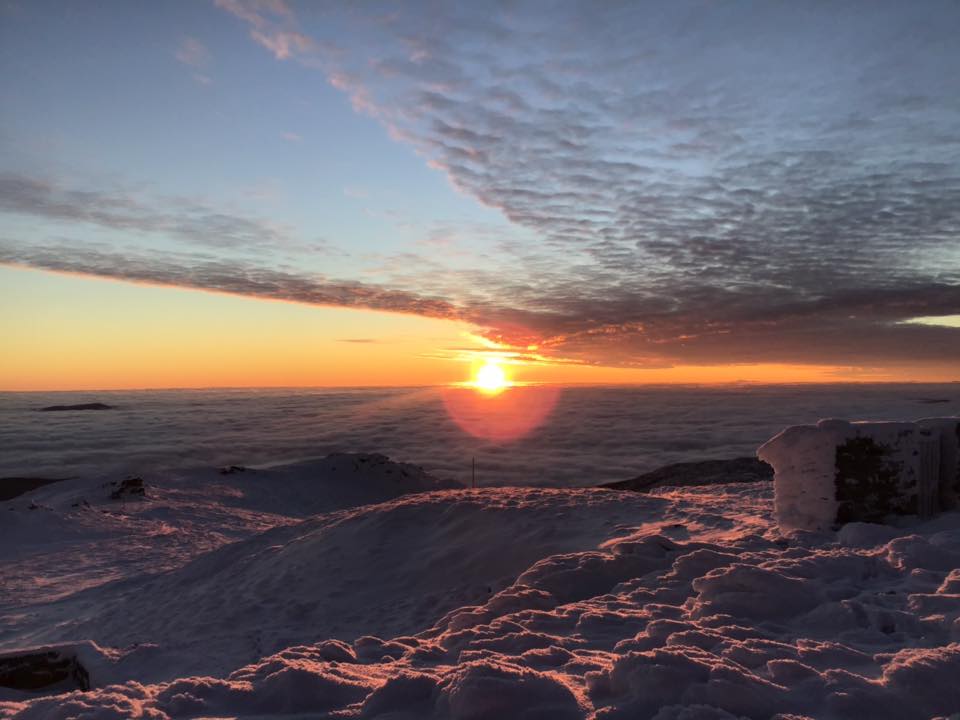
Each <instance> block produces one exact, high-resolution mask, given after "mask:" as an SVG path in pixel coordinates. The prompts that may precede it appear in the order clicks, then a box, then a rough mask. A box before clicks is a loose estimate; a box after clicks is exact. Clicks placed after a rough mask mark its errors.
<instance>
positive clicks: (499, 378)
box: [473, 360, 510, 395]
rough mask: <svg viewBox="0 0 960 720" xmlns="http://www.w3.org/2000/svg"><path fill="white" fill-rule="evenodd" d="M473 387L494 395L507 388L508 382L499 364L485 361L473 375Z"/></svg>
mask: <svg viewBox="0 0 960 720" xmlns="http://www.w3.org/2000/svg"><path fill="white" fill-rule="evenodd" d="M473 386H474V387H475V388H477V390H480V391H481V392H484V393H487V394H490V395H495V394H496V393H499V392H503V390H505V389H506V388H507V387H509V386H510V380H508V379H507V373H506V372H504V369H503V368H502V367H501V366H500V365H499V363H496V362H494V361H492V360H487V361H486V362H485V363H484V364H483V365H482V366H481V367H480V368H479V369H478V370H477V372H476V374H475V375H474V377H473Z"/></svg>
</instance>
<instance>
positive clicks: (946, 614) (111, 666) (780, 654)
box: [0, 483, 960, 720]
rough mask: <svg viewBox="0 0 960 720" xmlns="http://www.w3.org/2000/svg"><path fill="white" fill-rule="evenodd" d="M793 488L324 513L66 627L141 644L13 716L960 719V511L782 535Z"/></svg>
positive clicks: (16, 708) (411, 504)
mask: <svg viewBox="0 0 960 720" xmlns="http://www.w3.org/2000/svg"><path fill="white" fill-rule="evenodd" d="M771 495H772V489H771V487H770V484H769V483H748V484H737V485H725V486H715V487H699V488H683V489H676V490H658V491H655V492H654V494H651V495H641V494H637V493H618V492H614V491H604V490H539V489H520V488H497V489H489V490H480V491H469V490H459V491H457V490H453V491H439V492H431V493H422V494H417V495H409V496H405V497H401V498H398V499H396V500H390V501H387V502H383V503H380V504H377V505H369V506H365V507H360V508H355V509H349V510H343V511H337V512H334V513H331V514H327V515H323V516H318V517H316V518H312V519H309V520H306V521H304V522H302V523H298V524H295V525H288V526H284V527H281V528H278V529H276V530H272V531H269V532H267V533H265V534H263V535H260V536H256V537H253V538H251V539H249V540H246V541H242V542H239V543H235V544H234V545H231V546H227V547H225V548H222V549H221V550H218V551H216V552H214V553H213V554H210V555H207V556H204V557H200V558H198V559H197V560H195V561H193V562H192V563H191V564H188V565H186V566H185V567H183V568H181V569H179V570H174V571H171V572H169V573H166V574H164V575H162V576H159V577H156V578H153V579H151V580H149V581H148V582H147V583H146V584H144V585H142V586H139V589H138V590H136V591H134V590H133V589H131V587H130V586H128V585H121V586H120V587H111V586H104V587H103V588H99V589H97V590H96V591H91V592H94V593H95V594H96V597H98V598H100V600H101V601H102V602H103V603H105V604H104V606H103V607H102V608H100V610H99V612H97V613H92V614H90V615H88V617H87V618H86V619H84V620H83V621H80V622H77V623H74V625H73V626H72V627H68V628H66V629H65V630H63V629H61V631H62V632H65V633H66V634H67V635H69V634H71V633H73V634H74V635H75V636H76V634H81V635H85V636H88V637H92V638H93V639H94V640H95V641H96V642H97V643H99V645H100V646H110V645H112V646H114V647H115V648H117V649H115V650H107V649H103V650H101V651H100V653H101V655H100V657H99V658H93V657H87V656H84V657H85V658H86V659H85V662H87V664H88V665H89V666H90V669H91V681H92V683H93V684H94V686H95V689H94V690H93V691H91V692H87V693H80V692H74V693H70V694H64V695H57V696H50V697H42V698H27V697H26V696H16V697H12V698H11V699H9V700H8V701H7V702H6V704H0V708H2V709H0V715H4V714H5V716H10V717H16V718H68V717H78V716H80V717H85V718H113V717H143V718H180V717H209V716H230V717H258V718H262V717H278V718H279V717H286V716H297V715H301V714H306V715H307V716H309V717H317V718H359V719H372V718H382V719H383V720H387V718H389V719H390V720H414V719H415V718H430V719H434V720H481V719H491V720H492V719H499V718H511V719H512V718H517V719H527V720H534V719H546V718H550V719H551V720H554V719H558V720H565V719H568V718H569V719H570V720H573V719H575V718H584V719H589V720H615V719H623V720H627V719H630V720H634V719H636V718H653V719H655V720H732V719H733V718H743V717H746V718H757V719H759V718H764V719H766V718H773V717H778V718H780V720H786V718H818V719H821V718H824V719H831V718H836V719H839V718H851V717H870V718H890V719H893V718H896V719H898V720H901V719H902V720H912V719H913V718H917V719H918V720H919V719H921V718H922V719H924V720H926V719H928V718H933V717H945V716H948V715H950V714H951V713H956V712H957V711H958V710H960V686H958V685H957V683H956V678H957V677H960V569H958V568H960V530H958V529H957V527H958V525H960V523H958V520H960V517H958V515H957V514H956V513H946V514H944V515H941V516H940V517H938V518H936V519H934V520H930V521H927V522H924V523H916V522H913V523H910V522H908V521H902V524H901V526H898V527H894V526H879V525H869V524H864V523H851V524H848V525H846V526H844V527H843V528H842V529H841V530H840V531H838V532H825V533H809V532H793V533H790V534H782V533H781V532H780V531H778V530H777V529H776V528H775V526H774V525H773V524H772V522H771V513H772V497H771ZM339 592H343V593H345V594H344V595H343V596H340V595H338V594H337V593H339ZM64 602H65V603H68V602H69V599H68V600H67V601H64ZM35 610H37V611H38V612H40V615H41V616H42V614H43V613H42V609H35ZM217 612H219V613H220V621H219V622H217V615H216V614H217ZM348 614H349V615H350V616H351V617H352V619H348V618H347V617H346V615H348ZM61 619H62V618H61ZM271 628H272V631H271V630H270V629H271ZM333 628H339V629H338V630H333ZM254 630H259V631H260V632H261V637H260V639H259V642H260V643H261V645H263V648H262V650H263V652H262V653H261V656H259V657H253V656H252V653H253V654H255V652H254V651H255V650H256V644H255V643H254V644H253V645H251V644H250V643H249V642H248V640H249V635H250V633H251V632H253V631H254ZM270 632H272V633H273V634H272V636H271V637H270V638H267V635H270ZM285 637H286V639H285ZM47 639H49V640H52V639H54V638H53V637H52V636H49V637H48V638H47ZM64 639H65V638H64ZM135 641H139V642H141V643H152V645H151V646H150V647H149V648H145V647H144V646H143V645H141V646H140V647H135V646H134V645H133V643H134V642H135ZM91 647H94V648H96V646H91ZM85 652H87V655H88V656H89V655H90V653H91V652H92V651H91V650H90V647H88V648H87V649H86V650H85ZM198 658H199V659H198ZM204 658H205V659H204ZM228 661H234V662H235V665H234V666H233V667H232V668H231V667H223V665H224V663H226V662H228ZM191 668H192V669H191ZM111 683H112V684H111ZM0 697H2V696H0Z"/></svg>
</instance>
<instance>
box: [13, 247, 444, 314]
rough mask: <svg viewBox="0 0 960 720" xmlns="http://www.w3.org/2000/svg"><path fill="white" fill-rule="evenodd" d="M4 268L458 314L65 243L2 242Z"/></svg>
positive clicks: (205, 263)
mask: <svg viewBox="0 0 960 720" xmlns="http://www.w3.org/2000/svg"><path fill="white" fill-rule="evenodd" d="M0 264H3V265H14V266H21V267H30V268H36V269H40V270H48V271H51V272H62V273H71V274H80V275H89V276H93V277H102V278H110V279H116V280H124V281H128V282H142V283H148V284H151V285H165V286H171V287H182V288H191V289H196V290H207V291H210V292H222V293H228V294H231V295H243V296H247V297H254V298H260V299H265V300H282V301H286V302H296V303H303V304H307V305H325V306H337V307H348V308H365V309H370V310H381V311H385V312H396V313H406V314H413V315H423V316H426V317H437V318H451V319H455V318H457V316H458V310H457V308H455V307H454V306H453V305H451V304H450V303H449V302H446V301H444V300H442V299H437V298H431V297H426V296H421V295H417V294H414V293H408V292H403V291H399V290H391V289H387V288H382V287H378V286H375V285H369V284H364V283H360V282H351V281H336V280H330V279H328V278H325V277H323V276H321V275H316V274H309V273H304V272H300V273H298V272H291V271H284V270H280V269H273V268H266V267H263V266H262V265H260V264H255V263H243V262H241V261H236V260H218V259H205V258H202V257H201V258H196V257H193V258H191V257H190V256H187V255H179V256H178V255H173V254H169V253H160V252H140V253H137V254H134V253H130V252H127V253H120V252H111V251H104V250H98V249H93V248H86V249H81V248H76V247H75V246H70V245H63V244H61V245H49V246H19V245H17V244H15V243H13V242H10V241H0Z"/></svg>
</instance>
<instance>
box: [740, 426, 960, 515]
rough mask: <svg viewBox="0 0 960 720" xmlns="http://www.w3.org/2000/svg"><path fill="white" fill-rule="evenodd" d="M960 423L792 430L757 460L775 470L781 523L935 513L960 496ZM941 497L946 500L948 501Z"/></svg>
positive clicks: (952, 504)
mask: <svg viewBox="0 0 960 720" xmlns="http://www.w3.org/2000/svg"><path fill="white" fill-rule="evenodd" d="M958 428H960V420H958V418H932V419H926V420H921V421H919V422H916V423H913V422H863V421H860V422H848V421H845V420H836V419H830V420H821V421H820V422H818V423H817V424H816V425H795V426H792V427H788V428H787V429H785V430H784V431H783V432H781V433H779V434H778V435H776V436H775V437H773V438H772V439H770V440H769V441H767V442H766V443H764V444H763V445H762V446H761V447H760V448H759V450H757V456H758V457H759V458H760V459H761V460H763V461H765V462H768V463H769V464H771V465H772V466H773V468H774V473H775V474H774V486H775V492H776V501H775V506H776V517H777V522H778V523H779V525H780V526H781V527H782V528H785V529H803V530H811V531H824V530H828V529H830V528H833V527H836V526H838V525H841V524H843V523H846V522H850V521H854V520H868V521H881V520H883V519H884V518H885V516H887V515H890V514H898V515H916V514H920V515H922V516H929V515H932V514H933V513H934V512H936V511H937V510H938V509H939V508H940V507H941V506H942V507H944V508H947V509H949V508H953V507H956V506H957V500H956V498H958V497H960V459H958V458H960V450H958V447H960V435H958ZM941 498H942V499H941Z"/></svg>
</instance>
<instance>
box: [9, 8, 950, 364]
mask: <svg viewBox="0 0 960 720" xmlns="http://www.w3.org/2000/svg"><path fill="white" fill-rule="evenodd" d="M216 4H217V6H218V7H220V8H221V9H223V10H224V11H226V12H227V13H229V14H230V15H232V16H233V17H234V18H236V19H237V20H238V21H240V22H241V23H242V24H243V26H244V27H245V29H246V30H247V31H248V32H249V34H250V37H251V39H252V40H253V41H254V42H256V43H257V44H259V45H260V46H262V47H264V48H266V49H267V50H268V51H269V52H270V53H271V54H272V55H273V57H274V58H276V59H277V60H286V61H292V62H298V63H301V64H303V65H305V66H308V67H312V68H316V69H318V70H320V71H321V72H322V73H323V75H324V77H325V78H326V80H327V81H328V82H329V83H331V84H332V85H333V86H334V87H337V88H339V89H340V90H342V91H343V92H344V93H346V94H347V95H348V96H349V98H350V101H351V102H352V104H353V106H354V107H355V108H356V109H357V111H359V112H363V113H367V114H369V115H371V116H372V117H374V118H376V119H377V120H378V121H379V122H380V123H382V124H383V126H384V128H385V129H386V130H387V131H388V132H389V133H390V134H391V136H392V137H393V138H394V139H396V140H397V141H398V142H403V143H406V144H409V145H411V146H412V147H414V148H415V149H416V151H417V152H418V153H420V155H421V156H422V157H423V158H424V161H425V162H426V163H428V164H429V165H430V166H432V167H434V168H437V169H438V170H439V171H441V172H443V173H445V174H446V176H447V177H448V178H449V180H450V182H451V183H452V184H453V185H454V186H455V187H456V188H457V189H458V190H459V191H461V192H462V193H464V194H465V195H467V196H469V197H472V198H474V199H475V200H476V201H477V202H479V203H481V204H483V205H485V206H487V207H489V208H492V209H494V210H496V211H497V212H499V213H501V214H502V216H503V217H505V218H506V219H507V221H508V222H509V223H510V224H511V225H512V226H513V228H514V229H515V231H514V232H502V230H501V229H500V228H494V229H493V230H490V231H485V230H484V231H481V230H478V229H477V228H473V227H468V226H466V224H465V225H464V227H450V226H449V224H441V223H438V224H437V225H436V226H435V227H434V228H428V229H427V230H426V231H424V232H422V233H421V236H420V238H419V240H417V241H414V242H413V243H412V244H411V245H409V246H407V247H404V248H402V249H401V250H400V251H399V252H397V253H396V254H395V255H393V256H390V257H383V256H376V257H365V261H366V262H368V263H371V264H373V265H374V266H373V267H370V266H367V267H363V268H360V269H359V270H357V272H358V273H366V274H365V275H362V276H363V277H367V278H368V279H369V278H370V277H375V278H376V279H377V281H378V282H377V283H367V284H364V283H353V281H351V280H350V279H323V280H322V281H321V282H319V284H318V285H316V286H315V285H314V284H313V283H314V281H313V280H311V279H308V278H306V276H304V275H302V273H301V272H299V271H293V270H290V269H289V267H286V268H285V269H280V270H276V269H274V268H276V267H279V265H280V263H279V261H278V259H277V258H276V257H271V256H270V252H273V249H275V248H287V249H292V251H293V252H304V253H305V252H307V250H306V249H305V248H304V247H302V244H298V241H297V239H296V238H295V237H294V233H293V231H292V230H291V229H289V228H286V227H284V226H282V225H278V224H277V223H271V222H267V221H265V220H262V219H258V218H253V217H248V216H246V215H243V214H237V213H232V212H223V211H221V210H218V209H216V208H214V207H212V206H210V205H209V204H207V203H198V202H194V201H182V200H180V201H177V200H170V199H155V198H145V197H144V196H143V195H142V194H140V193H132V192H127V191H119V192H116V191H107V190H96V189H95V190H76V189H70V188H66V187H62V186H61V185H59V184H57V183H50V182H47V181H43V180H37V179H34V178H28V177H20V176H11V175H7V176H3V177H0V210H4V211H6V212H12V213H18V214H27V215H30V216H32V217H41V218H46V219H48V220H55V221H58V222H84V223H91V224H95V225H98V226H101V227H107V228H111V229H115V230H122V231H125V232H133V233H155V234H164V235H166V236H170V237H173V238H176V239H177V240H178V241H181V242H183V243H185V244H189V245H192V246H196V247H200V248H206V249H210V248H217V249H222V250H223V251H224V252H225V253H227V254H229V253H235V252H236V251H238V250H239V249H245V251H247V252H254V251H256V252H258V253H260V256H261V257H262V260H261V261H260V265H261V266H260V267H259V268H256V267H254V266H253V265H250V264H249V258H248V259H247V260H244V262H242V263H241V262H240V261H238V260H235V259H223V260H222V262H223V263H224V264H225V268H224V272H225V274H226V275H227V276H228V277H229V278H231V281H230V282H222V278H221V277H220V276H219V275H216V274H215V273H211V268H210V266H208V265H202V270H197V268H196V267H194V266H192V265H191V262H193V261H190V260H181V259H176V258H171V257H167V256H163V257H161V256H159V255H149V256H147V255H136V254H134V255H128V256H123V257H119V258H116V260H117V262H118V263H119V265H118V267H117V268H115V269H111V268H110V267H109V260H110V258H109V257H106V256H104V257H101V258H99V259H96V260H95V261H94V259H91V257H90V256H89V255H87V254H85V253H87V252H88V251H87V249H86V248H82V247H81V248H73V249H71V248H67V247H64V248H61V251H60V252H61V255H60V256H59V262H60V263H62V264H63V265H64V266H65V267H64V269H67V270H69V268H73V270H72V271H77V272H90V273H93V274H106V275H107V276H112V277H123V276H126V275H129V277H130V279H133V280H144V279H145V278H150V277H154V278H156V277H159V278H161V280H159V281H162V282H166V283H171V284H175V283H177V282H184V283H186V284H187V286H189V287H208V286H209V287H210V288H211V289H221V290H223V291H226V292H238V293H242V294H250V295H254V296H261V294H263V293H264V292H266V296H270V294H271V293H276V294H278V295H280V296H283V297H284V298H286V299H296V300H297V301H301V302H313V301H315V300H314V299H315V298H316V297H319V298H320V301H322V302H330V303H337V302H341V301H342V302H343V303H344V304H346V305H348V306H351V304H353V303H357V302H370V303H371V306H376V307H379V308H382V309H390V307H392V306H393V305H394V304H395V305H396V306H397V307H400V308H402V310H400V311H403V312H408V311H413V312H415V311H417V310H416V309H415V308H419V307H422V308H423V309H424V312H426V313H435V314H437V316H443V317H456V318H458V319H462V320H465V321H468V322H471V323H474V324H476V325H477V326H478V327H479V328H481V330H482V332H483V334H484V336H485V337H487V338H488V339H490V340H493V341H496V342H497V343H500V344H503V345H505V346H508V347H510V348H513V349H515V350H516V351H517V352H521V351H523V352H525V350H524V349H525V348H527V347H528V346H532V345H535V346H537V348H538V349H537V351H536V354H537V355H539V356H542V357H543V358H556V359H564V360H576V361H579V362H585V363H600V364H610V365H628V366H637V367H661V366H664V365H669V364H674V363H708V364H716V363H724V362H726V363H741V362H760V361H771V362H774V361H775V362H810V363H825V364H831V365H834V364H844V365H860V366H867V367H876V366H878V365H881V366H882V365H883V364H884V363H888V362H917V361H923V362H941V363H945V362H949V361H951V360H953V359H955V358H956V357H957V356H958V353H960V329H958V328H955V327H949V326H948V327H939V326H933V325H924V324H918V323H906V322H904V321H907V320H910V319H911V318H917V317H929V316H950V315H958V314H960V245H958V244H957V241H956V239H957V237H960V170H958V168H960V133H958V132H957V128H960V76H955V75H956V74H954V75H950V74H947V75H944V73H943V72H942V69H943V68H945V67H953V66H955V65H957V64H958V63H960V47H958V45H957V44H956V43H955V42H954V38H953V37H952V35H951V34H950V28H951V24H950V23H949V22H945V21H943V18H946V17H951V18H953V17H957V12H958V10H957V8H956V6H955V4H950V3H946V4H943V5H939V6H938V7H937V10H936V12H934V10H932V9H924V8H914V7H912V6H909V7H908V6H905V5H903V4H901V3H878V4H877V5H876V7H875V8H874V11H873V12H871V13H869V14H864V13H862V12H859V11H857V9H855V8H842V9H840V10H836V11H835V12H831V13H830V14H829V15H827V14H826V13H825V11H823V10H822V9H818V8H811V7H807V6H803V5H789V4H788V5H784V4H775V5H769V6H766V5H765V6H763V7H757V8H753V9H752V11H751V12H750V13H745V12H743V11H742V7H738V6H734V5H730V4H707V5H702V4H699V3H686V2H678V3H670V4H669V5H664V6H656V7H651V6H649V5H643V4H633V3H624V4H620V3H604V4H602V5H600V6H597V5H595V4H593V3H576V2H561V3H558V4H556V5H555V6H551V12H549V13H544V12H542V11H541V10H540V9H539V8H538V7H537V6H534V5H525V4H523V3H519V4H516V5H510V6H495V7H489V6H486V5H483V6H478V5H471V4H444V5H440V6H435V7H431V9H430V10H429V12H427V11H425V10H424V8H423V7H422V6H419V5H416V4H412V5H402V6H397V7H395V6H389V7H388V6H381V5H364V6H342V7H341V6H326V7H324V8H322V9H316V8H315V7H313V6H311V7H310V9H309V10H304V12H303V13H302V15H298V14H297V13H295V12H294V11H293V10H292V9H291V7H289V6H288V5H286V4H285V3H283V2H280V1H269V0H217V1H216ZM825 27H829V30H830V31H829V32H824V28H825ZM344 38H346V39H348V40H349V42H346V43H344V42H343V39H344ZM185 57H188V58H192V57H194V54H191V53H187V54H186V55H185ZM286 139H292V136H291V137H288V138H286ZM347 194H348V196H357V195H360V193H354V192H352V191H347ZM498 235H499V236H498ZM347 240H348V239H343V241H342V242H341V243H340V245H341V246H343V245H346V244H347ZM472 241H475V242H472ZM491 248H492V249H491ZM33 250H34V252H30V248H26V249H24V251H23V252H22V253H20V254H18V256H17V257H18V258H19V259H18V260H16V262H20V263H22V264H28V265H34V266H38V267H44V266H45V265H46V264H49V263H50V257H49V254H50V250H49V248H47V249H44V248H43V247H40V246H37V247H34V248H33ZM358 262H359V261H358ZM296 265H297V263H296V262H294V263H293V266H296ZM197 267H201V266H197ZM275 273H280V274H279V275H276V274H275ZM237 278H240V279H241V280H242V281H238V280H237ZM264 284H266V285H267V286H269V288H270V289H269V290H266V291H265V290H264ZM395 294H398V295H395ZM364 298H366V300H364ZM421 303H423V304H421ZM411 308H413V309H411Z"/></svg>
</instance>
